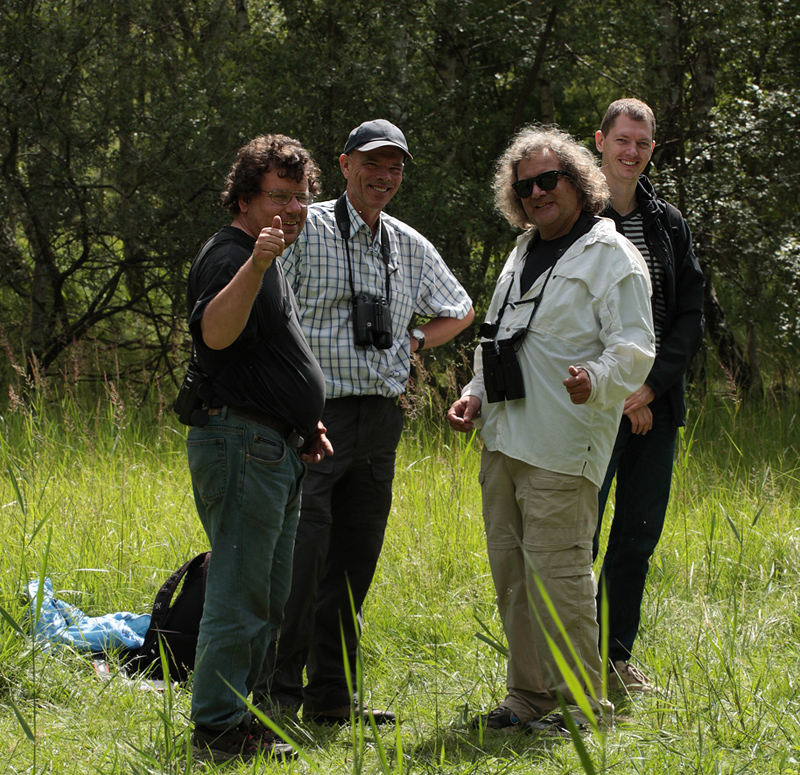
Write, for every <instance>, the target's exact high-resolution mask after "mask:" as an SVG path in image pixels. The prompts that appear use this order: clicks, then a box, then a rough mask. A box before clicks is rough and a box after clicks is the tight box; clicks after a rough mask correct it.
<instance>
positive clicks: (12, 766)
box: [0, 391, 800, 775]
mask: <svg viewBox="0 0 800 775" xmlns="http://www.w3.org/2000/svg"><path fill="white" fill-rule="evenodd" d="M17 408H18V411H15V412H12V411H11V410H9V411H7V412H6V414H5V415H4V416H3V417H2V418H0V466H1V467H2V470H3V475H2V477H0V515H1V517H0V518H1V519H2V521H1V522H0V525H2V531H1V532H0V557H2V561H1V562H0V606H2V610H3V612H4V616H3V618H2V619H0V732H2V742H0V773H3V775H5V773H45V772H46V773H53V774H54V775H66V774H67V773H69V774H70V775H72V774H73V773H75V774H81V775H83V774H84V773H103V775H117V774H119V775H123V774H125V775H128V774H129V773H162V772H163V773H184V772H190V771H192V769H193V765H192V764H191V761H190V757H189V756H188V749H187V741H188V735H187V714H188V710H189V693H188V691H187V690H186V689H177V690H174V691H171V692H167V693H165V694H158V693H155V692H149V691H142V690H141V689H140V688H137V686H136V685H132V684H129V683H126V682H125V681H123V680H121V679H120V678H119V677H117V678H114V679H113V680H111V681H110V682H102V681H100V680H98V679H97V678H96V677H95V675H94V672H93V669H92V667H91V664H90V663H88V662H87V660H86V659H85V658H83V657H81V656H80V655H77V654H72V653H68V652H64V651H61V652H57V653H46V652H44V651H43V650H42V649H41V648H40V647H36V648H35V649H34V648H32V644H31V641H30V638H29V637H27V636H23V635H21V634H20V632H19V631H18V629H17V626H15V625H18V626H19V628H21V629H23V630H25V629H27V622H26V620H25V616H24V606H23V604H22V600H21V593H22V592H23V590H24V586H25V583H26V582H27V580H28V579H29V578H32V577H36V576H39V575H47V576H49V577H50V578H51V579H52V580H53V584H54V587H55V589H56V590H57V595H58V596H59V597H61V598H63V599H65V600H67V601H68V602H71V603H74V604H75V605H77V606H78V607H80V608H81V609H83V610H84V611H86V612H87V613H89V614H92V615H94V614H101V613H107V612H109V611H117V610H129V611H134V612H137V613H139V612H147V611H149V607H150V605H151V603H152V599H153V596H154V594H155V591H156V589H157V588H158V586H159V585H160V584H161V583H162V582H163V580H164V579H165V578H166V576H167V575H168V574H169V573H170V572H171V571H172V570H174V569H175V568H177V567H178V566H179V565H180V563H181V562H183V561H184V560H185V559H187V558H189V557H190V556H193V555H194V554H195V553H197V552H199V551H201V550H203V549H204V548H206V547H205V538H204V535H203V533H202V530H201V528H200V525H199V521H198V520H197V517H196V515H195V512H194V507H193V503H192V498H191V491H190V486H189V476H188V471H187V468H186V462H185V455H184V447H183V437H184V433H183V429H182V428H181V427H180V426H178V425H177V424H176V422H175V421H174V420H173V418H172V417H171V416H168V415H165V414H163V413H157V412H156V411H154V410H153V411H151V410H149V409H148V407H147V405H144V406H136V407H134V406H128V407H126V406H125V405H124V404H123V403H122V401H121V400H120V399H119V398H118V397H117V396H116V395H115V394H114V393H113V391H109V393H108V394H107V397H106V398H104V399H103V400H101V401H98V402H97V403H96V404H94V405H92V406H89V407H84V406H78V405H76V404H75V403H74V402H71V401H69V400H65V401H63V402H61V403H59V404H57V405H53V402H52V401H51V403H50V405H49V407H48V408H47V409H45V410H43V411H42V412H41V413H37V412H34V411H32V410H31V408H30V407H29V406H28V407H17ZM796 410H797V406H796V405H794V404H790V403H789V402H788V401H784V403H782V404H778V403H776V402H765V403H764V404H763V405H761V406H758V407H751V408H748V407H745V406H742V405H738V404H735V403H732V402H731V401H730V400H729V399H727V398H725V397H719V396H712V397H710V398H708V399H707V400H706V401H705V403H704V405H703V406H702V407H697V406H695V407H694V408H693V410H692V414H691V419H690V425H689V427H688V428H687V429H686V432H685V434H684V437H683V439H682V441H681V444H680V446H679V454H678V459H677V462H676V469H675V478H674V483H673V497H672V502H671V506H670V511H669V515H668V519H667V526H666V529H665V533H664V537H663V538H662V541H661V543H660V545H659V548H658V550H657V553H656V556H655V558H654V562H653V566H652V569H651V572H650V577H649V584H648V590H647V595H646V599H645V605H644V612H643V613H644V622H643V629H642V632H641V635H640V640H639V643H638V647H637V657H638V658H639V660H640V661H641V664H642V666H643V668H644V669H645V671H646V672H647V673H648V674H649V675H650V676H651V677H652V678H653V679H654V681H655V682H656V683H657V684H658V685H659V686H661V687H663V692H661V693H660V694H658V695H656V696H651V697H643V698H636V699H628V698H626V697H624V696H623V697H619V696H616V697H613V698H612V699H614V701H615V703H616V705H617V717H616V722H615V725H614V727H613V728H612V729H611V730H610V731H608V732H607V733H606V734H605V735H602V736H601V735H598V736H595V735H593V734H589V735H585V736H584V737H583V739H582V740H583V744H584V745H585V748H586V753H587V755H588V757H590V759H591V763H590V764H588V765H587V763H586V761H584V762H582V761H581V759H580V757H579V753H578V751H577V750H576V747H575V746H574V744H573V743H572V742H571V741H559V740H552V739H541V738H534V737H529V736H525V735H520V734H505V733H488V734H485V735H481V734H480V733H479V732H477V731H472V730H470V729H468V727H467V723H466V722H467V721H468V719H469V718H470V717H471V716H472V715H473V714H474V713H476V712H477V711H479V710H483V709H487V708H490V707H492V706H493V705H494V704H495V703H497V701H498V700H500V699H502V697H503V696H504V693H505V660H504V658H503V656H502V654H501V653H500V652H499V651H498V650H497V649H496V648H493V647H492V646H491V645H490V643H489V641H492V640H493V639H494V640H497V641H499V642H501V643H502V641H503V636H502V628H501V626H500V623H499V619H498V617H497V613H496V610H495V606H494V600H493V592H492V584H491V579H490V575H489V567H488V562H487V559H486V551H485V544H484V538H483V526H482V518H481V508H480V490H479V487H478V482H477V475H478V465H479V447H480V442H479V440H478V439H477V438H475V439H470V438H468V437H463V436H456V435H455V434H452V433H450V432H449V431H446V430H443V429H442V428H441V427H437V426H436V425H434V424H431V423H425V422H423V421H422V420H421V419H417V420H416V421H415V422H414V424H413V426H412V427H411V428H410V429H409V430H408V431H407V432H406V434H405V437H404V440H403V443H402V444H401V447H400V450H399V458H398V465H397V477H396V480H395V497H394V506H393V512H392V516H391V519H390V528H389V531H388V534H387V538H386V544H385V548H384V551H383V555H382V558H381V563H380V567H379V573H378V576H377V578H376V580H375V583H374V585H373V589H372V591H371V593H370V596H369V599H368V603H367V606H366V608H365V612H364V613H365V622H366V624H365V629H364V640H363V654H364V688H365V692H366V695H367V698H368V700H371V701H372V702H373V703H374V704H375V706H379V707H391V708H392V709H393V710H395V711H396V712H397V713H398V715H399V717H400V719H401V720H402V722H403V723H402V724H401V725H400V726H399V727H398V729H397V730H385V731H384V730H371V729H369V728H367V729H364V730H361V729H359V728H356V729H353V730H351V729H349V728H344V729H342V730H335V731H321V730H309V733H308V735H300V742H301V743H302V745H303V750H304V753H305V754H306V755H307V761H306V760H303V761H298V762H296V763H294V764H292V765H290V766H287V767H282V766H280V765H270V764H266V763H257V764H255V765H250V766H247V765H238V766H237V765H233V766H229V767H226V768H224V771H225V772H231V773H235V772H283V771H292V772H298V773H304V772H322V773H398V774H399V773H408V774H410V773H430V774H433V773H436V774H437V775H440V774H441V775H457V774H458V775H461V774H462V773H491V774H492V775H495V774H496V775H500V774H501V773H530V772H533V771H535V772H541V773H582V772H584V771H586V768H587V766H588V767H591V768H593V769H594V770H595V771H596V772H610V771H613V772H614V773H626V774H627V773H662V772H663V773H709V774H711V773H714V774H716V773H719V774H720V775H722V774H725V775H728V774H730V775H733V774H734V773H787V774H788V773H797V772H800V764H798V760H800V645H798V644H799V643H800V638H799V637H798V635H799V634H800V633H799V631H800V613H799V612H800V607H799V606H798V602H799V601H798V596H800V592H798V589H800V585H798V578H800V513H799V512H800V487H799V486H798V474H799V472H800V469H799V468H798V463H797V461H798V449H797V442H796V438H797V431H796V428H795V425H796ZM479 634H480V636H481V637H478V635H479ZM195 769H196V770H199V769H200V768H199V767H198V768H195ZM211 769H213V768H210V769H209V768H207V769H206V770H205V771H206V772H208V771H210V770H211ZM221 771H223V770H221Z"/></svg>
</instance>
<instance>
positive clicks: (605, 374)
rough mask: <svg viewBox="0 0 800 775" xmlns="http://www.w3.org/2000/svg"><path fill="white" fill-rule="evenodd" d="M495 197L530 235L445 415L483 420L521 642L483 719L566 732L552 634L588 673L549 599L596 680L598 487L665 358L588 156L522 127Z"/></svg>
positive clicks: (487, 482) (627, 248) (511, 623)
mask: <svg viewBox="0 0 800 775" xmlns="http://www.w3.org/2000/svg"><path fill="white" fill-rule="evenodd" d="M494 191H495V203H496V205H497V207H498V209H499V211H500V212H501V213H502V214H503V215H504V216H505V218H506V219H507V220H508V221H509V223H511V224H512V225H513V226H517V227H519V228H522V229H525V230H526V231H525V233H524V234H523V235H522V236H521V237H520V238H519V240H518V242H517V247H516V249H515V250H514V251H513V252H512V253H511V255H510V256H509V258H508V261H507V262H506V265H505V267H504V268H503V271H502V272H501V274H500V277H499V278H498V281H497V287H496V288H495V292H494V295H493V298H492V301H491V305H490V307H489V312H488V315H487V318H486V322H485V323H484V324H483V325H482V326H481V345H480V346H479V347H478V350H477V352H476V355H475V377H474V378H473V379H472V381H471V382H470V383H469V384H468V385H467V387H466V388H465V389H464V391H463V393H462V396H461V398H460V399H459V400H458V401H456V402H455V403H454V404H453V406H452V407H451V408H450V410H449V412H448V422H449V423H450V425H451V426H452V427H453V428H455V429H456V430H459V431H464V432H467V431H470V430H472V428H473V427H475V421H476V419H477V418H481V421H482V436H483V442H484V449H483V457H482V460H481V472H480V481H481V489H482V494H483V515H484V522H485V526H486V540H487V547H488V553H489V563H490V566H491V569H492V577H493V580H494V585H495V589H496V592H497V604H498V608H499V611H500V616H501V619H502V621H503V627H504V630H505V633H506V638H507V640H508V646H509V662H508V673H507V692H508V693H507V696H506V698H505V700H503V702H502V703H501V704H500V706H499V707H497V708H495V709H494V710H492V711H490V712H489V713H488V714H485V715H482V716H479V717H478V718H477V719H476V720H475V724H476V725H482V726H484V727H486V728H489V729H501V728H505V727H514V726H517V725H526V726H527V727H528V728H529V729H531V730H539V731H555V732H559V731H563V729H564V719H563V717H562V716H561V714H559V713H554V711H555V710H556V709H557V708H558V707H559V702H558V696H557V695H558V693H559V692H560V693H561V694H562V695H563V696H564V698H565V699H566V701H567V702H570V703H574V702H575V701H576V698H575V697H574V696H573V693H572V691H571V690H570V688H569V686H568V685H567V682H566V681H565V680H564V677H563V676H562V675H561V672H560V670H559V669H558V666H557V664H556V662H555V660H554V659H553V657H552V655H551V651H550V648H549V646H548V644H547V638H546V634H547V635H549V636H550V637H551V638H553V640H554V641H555V643H556V645H557V646H558V648H559V649H560V650H561V652H562V653H563V654H564V656H565V657H566V659H567V661H568V662H569V663H570V664H571V667H572V668H573V670H574V671H575V672H576V674H577V675H578V676H579V680H582V679H581V678H580V676H581V673H580V672H579V670H580V668H579V666H578V665H577V664H576V663H575V660H574V659H573V657H572V652H571V649H570V647H569V646H568V645H567V644H566V643H565V642H564V639H563V638H562V637H561V635H560V634H559V630H558V628H557V626H556V624H555V623H554V621H553V620H552V618H551V616H550V615H549V613H548V609H547V606H546V605H545V604H544V602H543V600H542V596H541V595H540V593H539V590H538V586H537V584H536V581H535V576H538V577H539V579H540V580H541V582H542V583H543V585H544V588H545V590H546V592H547V595H548V596H549V598H550V599H551V601H552V602H553V604H554V606H555V610H556V613H557V614H558V617H559V619H560V620H561V622H562V624H563V625H564V627H565V629H566V633H567V635H568V638H569V640H570V642H571V646H572V649H574V652H575V654H577V658H578V661H579V662H580V666H581V667H582V668H583V669H584V670H585V674H586V675H587V676H588V679H589V680H588V685H585V686H584V689H585V691H586V692H587V694H589V695H590V696H591V697H593V703H594V704H595V707H596V708H597V709H598V710H600V711H603V712H610V711H611V710H613V708H612V706H611V705H610V704H609V703H608V702H607V700H605V698H603V697H602V696H601V687H602V666H601V663H600V654H599V649H598V625H597V618H596V608H595V588H594V586H595V585H594V577H593V573H592V537H593V535H594V530H595V525H596V522H597V493H598V489H599V487H600V485H601V484H602V482H603V477H604V475H605V470H606V466H607V465H608V460H609V457H610V455H611V450H612V447H613V444H614V438H615V436H616V431H617V427H618V425H619V421H620V416H621V414H622V407H623V403H624V401H625V398H626V397H627V396H628V395H629V394H630V393H631V392H632V390H633V389H635V388H636V387H637V386H638V385H640V384H641V382H642V380H643V379H644V377H645V376H646V375H647V373H648V371H649V370H650V367H651V365H652V363H653V358H654V355H655V345H654V335H653V324H652V317H651V312H650V301H649V297H650V284H649V279H648V273H647V268H646V266H645V265H644V262H643V261H642V258H641V256H640V254H639V252H638V251H637V250H636V249H635V248H634V247H633V245H632V244H631V243H630V242H628V240H627V239H625V238H624V237H623V236H621V235H620V234H618V233H617V231H616V229H615V228H614V225H613V223H612V222H611V221H608V220H605V219H602V218H598V217H597V215H598V213H600V212H601V211H602V210H603V209H604V207H605V205H606V204H607V202H608V197H609V192H608V187H607V185H606V183H605V180H604V178H603V175H602V173H601V172H600V170H599V169H598V167H597V165H596V163H595V161H594V159H593V157H592V155H591V153H590V152H589V151H588V150H587V149H586V148H584V147H582V146H580V145H579V144H578V143H576V142H575V141H574V140H573V139H572V138H571V137H570V136H569V135H567V134H564V133H563V132H560V131H559V130H556V129H538V128H536V129H525V130H523V131H522V132H520V133H519V134H518V135H517V136H516V137H514V138H513V140H512V142H511V144H510V146H509V147H508V149H507V150H506V152H505V153H504V154H503V156H502V157H501V158H500V160H499V161H498V165H497V173H496V175H495V180H494Z"/></svg>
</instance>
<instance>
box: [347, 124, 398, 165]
mask: <svg viewBox="0 0 800 775" xmlns="http://www.w3.org/2000/svg"><path fill="white" fill-rule="evenodd" d="M384 145H393V146H395V148H399V149H400V150H401V151H402V152H403V153H404V154H405V155H406V157H407V158H409V159H413V158H414V157H413V156H412V155H411V154H410V153H409V152H408V143H406V138H405V135H404V134H403V133H402V132H401V131H400V130H399V129H398V128H397V127H396V126H395V125H394V124H392V123H391V122H390V121H386V120H385V119H383V118H377V119H375V120H374V121H365V122H364V123H363V124H359V125H358V126H357V127H356V128H355V129H354V130H353V131H352V132H350V136H349V137H348V138H347V142H346V143H345V146H344V152H345V153H350V152H351V151H372V150H374V149H375V148H380V147H382V146H384Z"/></svg>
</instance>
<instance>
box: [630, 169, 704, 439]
mask: <svg viewBox="0 0 800 775" xmlns="http://www.w3.org/2000/svg"><path fill="white" fill-rule="evenodd" d="M636 202H637V204H638V206H639V209H640V211H641V213H642V220H643V222H644V239H645V242H646V243H647V247H648V248H649V249H650V253H651V255H652V256H654V257H655V258H656V259H657V260H658V261H660V262H661V264H662V265H663V266H664V270H665V271H664V288H663V291H664V298H665V302H666V308H667V319H666V321H665V325H664V330H663V331H662V333H661V347H660V349H659V352H658V354H657V355H656V360H655V363H654V364H653V368H652V369H651V370H650V374H649V375H648V377H647V379H646V380H645V384H646V385H649V386H650V387H651V388H652V389H653V392H654V393H655V394H656V398H660V397H661V396H663V395H667V396H668V397H669V401H670V406H671V408H672V418H673V421H674V423H675V425H676V427H677V426H681V425H685V424H686V402H685V400H684V392H685V388H686V378H685V375H686V370H687V369H688V368H689V364H690V363H691V361H692V358H694V356H695V354H696V353H697V350H698V349H699V348H700V344H701V343H702V341H703V332H704V330H705V319H704V317H703V284H704V282H703V273H702V271H701V270H700V264H699V263H698V261H697V258H696V256H695V254H694V252H693V251H692V233H691V231H690V230H689V227H688V225H687V224H686V221H685V220H684V219H683V216H682V215H681V213H680V211H679V210H678V209H677V208H675V207H673V206H672V205H671V204H669V203H668V202H666V201H664V200H663V199H661V198H660V197H659V196H657V195H656V192H655V190H654V189H653V185H652V183H651V182H650V181H649V180H648V179H647V178H646V177H645V176H644V175H643V176H642V177H640V178H639V183H638V185H637V187H636Z"/></svg>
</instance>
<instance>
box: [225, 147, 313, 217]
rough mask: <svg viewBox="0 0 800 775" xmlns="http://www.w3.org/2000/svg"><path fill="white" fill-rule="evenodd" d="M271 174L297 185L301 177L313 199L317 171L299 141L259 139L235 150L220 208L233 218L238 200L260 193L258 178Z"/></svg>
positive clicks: (246, 199)
mask: <svg viewBox="0 0 800 775" xmlns="http://www.w3.org/2000/svg"><path fill="white" fill-rule="evenodd" d="M272 170H277V172H278V176H279V177H281V178H292V180H295V181H296V182H298V183H299V182H300V181H301V180H302V179H303V176H305V178H306V180H307V181H308V191H309V193H311V194H314V195H316V194H318V193H319V191H320V185H319V167H318V166H317V164H316V162H315V161H314V160H313V159H312V158H311V154H310V153H309V152H308V151H307V150H306V149H305V148H303V146H302V145H301V144H300V141H299V140H295V139H294V138H293V137H287V136H286V135H259V136H258V137H255V138H253V139H252V140H251V141H250V142H249V143H247V145H243V146H242V147H241V148H240V149H239V152H238V155H237V159H236V161H235V162H234V164H233V167H231V171H230V172H229V173H228V177H227V179H226V181H225V190H224V191H223V192H222V195H221V196H220V204H221V205H222V206H223V207H224V208H225V209H226V210H228V211H229V212H230V213H231V214H232V215H237V214H238V213H239V197H242V198H243V199H244V200H245V201H246V202H249V201H250V199H251V198H252V197H254V196H255V195H256V194H257V193H259V191H260V190H261V176H262V175H263V174H264V173H265V172H271V171H272Z"/></svg>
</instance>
